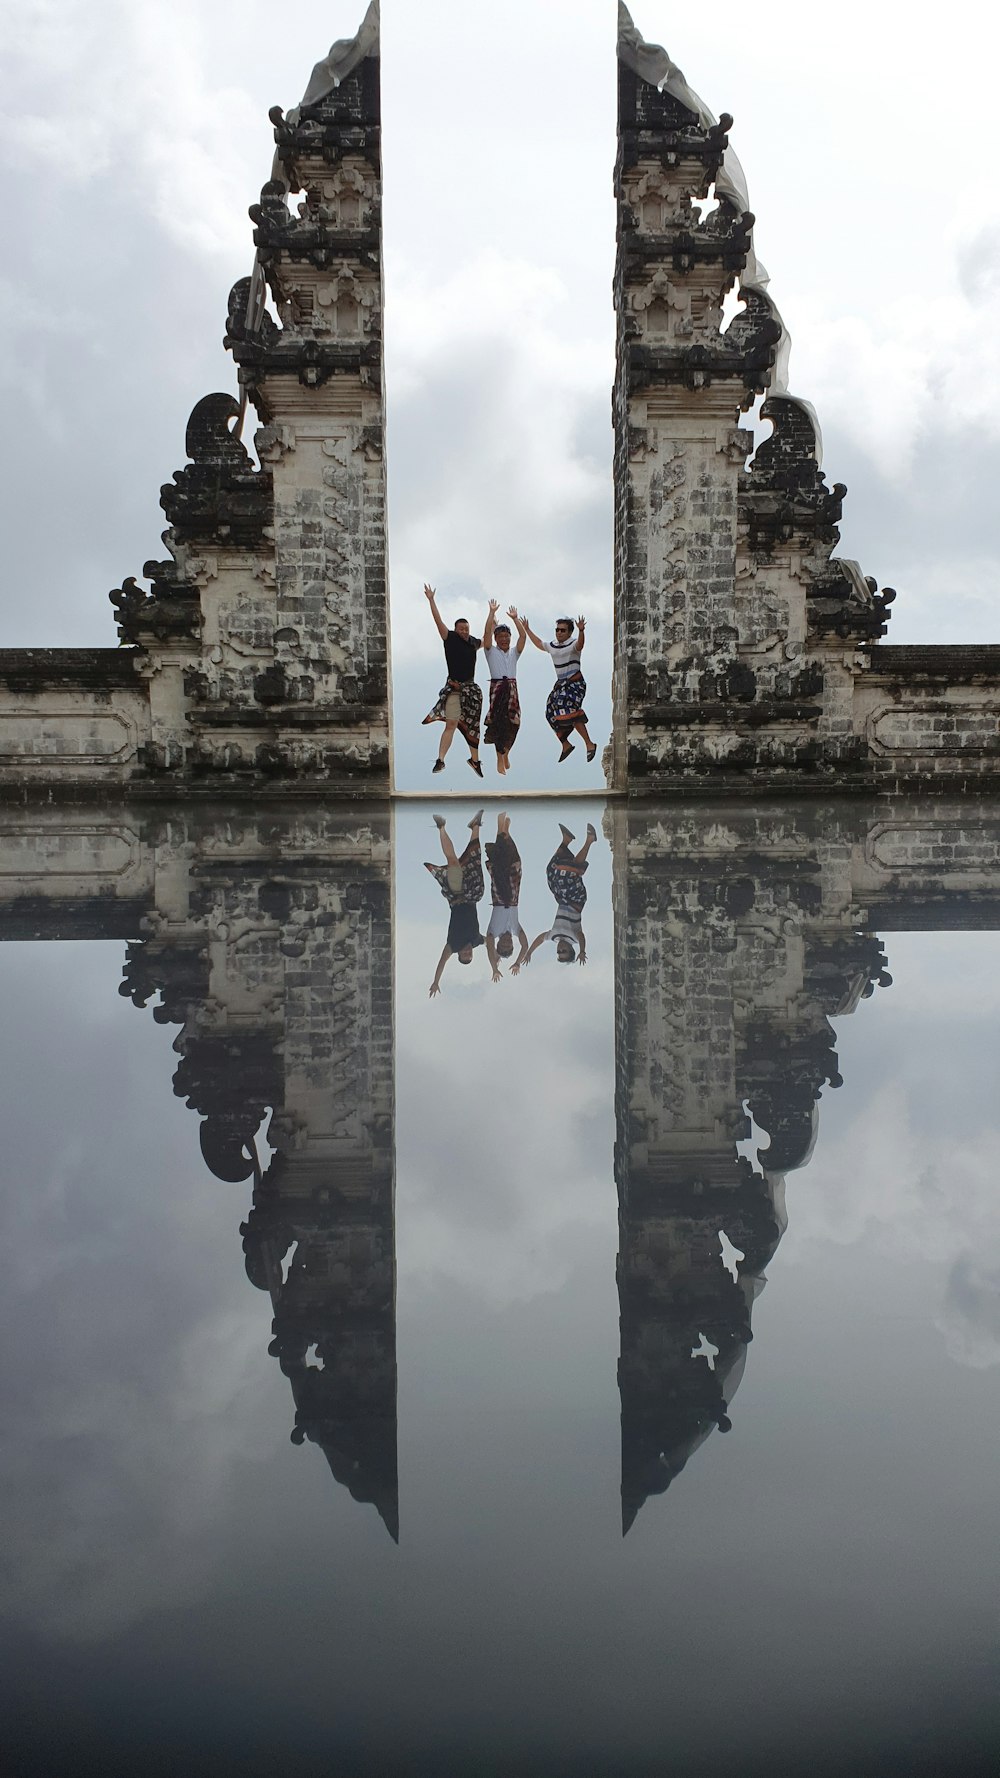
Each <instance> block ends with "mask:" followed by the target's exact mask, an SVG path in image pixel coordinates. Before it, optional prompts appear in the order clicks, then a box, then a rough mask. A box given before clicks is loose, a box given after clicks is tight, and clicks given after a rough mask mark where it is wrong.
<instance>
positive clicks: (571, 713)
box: [545, 673, 587, 742]
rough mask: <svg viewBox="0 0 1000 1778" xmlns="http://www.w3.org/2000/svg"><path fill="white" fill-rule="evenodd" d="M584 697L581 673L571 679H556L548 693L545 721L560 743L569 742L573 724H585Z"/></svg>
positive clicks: (584, 687) (585, 685)
mask: <svg viewBox="0 0 1000 1778" xmlns="http://www.w3.org/2000/svg"><path fill="white" fill-rule="evenodd" d="M586 695H587V681H586V680H585V678H584V677H583V674H582V673H574V674H573V677H572V678H571V679H557V680H556V682H555V685H554V686H553V687H552V690H551V691H550V692H549V697H548V702H547V704H546V706H545V720H546V722H547V723H548V725H549V727H550V728H551V729H554V730H555V732H556V734H557V735H558V736H559V739H560V741H564V742H565V741H568V740H569V737H570V735H571V734H572V733H573V726H574V724H575V723H577V722H586V720H587V712H586V711H585V709H584V707H583V700H584V698H585V697H586Z"/></svg>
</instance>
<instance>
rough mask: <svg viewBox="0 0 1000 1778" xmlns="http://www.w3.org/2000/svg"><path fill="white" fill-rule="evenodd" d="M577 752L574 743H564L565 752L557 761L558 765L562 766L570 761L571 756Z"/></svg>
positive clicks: (563, 751)
mask: <svg viewBox="0 0 1000 1778" xmlns="http://www.w3.org/2000/svg"><path fill="white" fill-rule="evenodd" d="M575 751H576V749H575V748H574V746H573V743H572V741H564V742H563V750H562V752H561V753H560V755H559V758H558V759H557V760H556V765H557V766H561V765H562V762H563V760H564V759H568V758H569V756H570V754H571V753H574V752H575Z"/></svg>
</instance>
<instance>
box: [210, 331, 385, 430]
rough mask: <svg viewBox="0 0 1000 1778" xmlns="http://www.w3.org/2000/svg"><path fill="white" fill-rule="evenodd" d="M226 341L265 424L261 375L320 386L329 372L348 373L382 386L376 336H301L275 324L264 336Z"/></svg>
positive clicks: (378, 387) (266, 411)
mask: <svg viewBox="0 0 1000 1778" xmlns="http://www.w3.org/2000/svg"><path fill="white" fill-rule="evenodd" d="M226 344H227V346H229V347H230V349H231V351H232V354H233V357H234V358H235V360H236V362H237V364H238V365H239V367H240V380H241V382H243V383H245V384H246V386H247V388H248V389H249V390H250V391H251V393H252V394H253V399H254V405H255V406H256V408H257V411H258V413H259V414H260V417H261V419H262V420H263V421H264V423H265V424H266V423H267V422H268V421H269V420H270V419H272V418H273V415H272V411H271V409H270V407H269V406H268V404H267V402H266V400H265V399H264V397H263V395H262V394H261V391H260V382H261V380H262V379H263V378H265V377H272V376H294V377H297V378H298V380H299V382H300V383H302V384H303V385H304V386H305V387H306V388H309V389H320V388H322V386H323V384H324V383H326V382H328V381H329V379H330V378H331V377H332V376H337V375H344V374H349V375H352V376H359V377H361V379H362V381H364V382H366V383H367V384H368V385H369V386H370V387H371V388H372V389H373V390H374V391H375V392H376V393H378V392H380V391H381V388H382V346H381V341H380V340H379V339H378V338H377V337H376V338H369V339H366V340H359V341H356V342H355V341H351V342H342V341H337V340H315V339H303V338H302V337H301V336H300V335H296V334H291V333H285V332H284V331H282V329H280V328H275V329H274V331H273V333H272V334H269V335H267V336H265V335H264V334H256V335H255V334H247V335H245V336H244V338H243V339H242V340H236V339H229V338H227V340H226Z"/></svg>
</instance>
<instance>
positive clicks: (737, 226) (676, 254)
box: [620, 203, 769, 325]
mask: <svg viewBox="0 0 1000 1778" xmlns="http://www.w3.org/2000/svg"><path fill="white" fill-rule="evenodd" d="M754 220H755V218H754V216H753V213H752V211H750V210H746V211H744V212H743V213H742V214H740V213H739V212H738V211H737V210H736V209H735V208H734V207H733V205H732V204H729V203H720V205H719V207H718V209H717V210H713V212H712V214H711V216H710V217H709V218H708V220H707V221H706V222H705V223H703V224H699V223H698V222H697V221H696V220H695V218H694V217H692V222H691V226H690V227H689V228H684V227H681V226H677V225H675V226H674V227H672V228H671V229H670V230H669V231H668V232H667V233H665V234H654V233H651V232H650V231H649V230H648V229H641V230H640V228H639V225H638V220H637V218H636V217H635V215H634V213H633V211H632V210H631V209H630V207H629V206H628V205H627V204H623V205H622V207H621V235H620V246H621V270H622V272H623V274H624V276H625V278H626V280H627V281H632V280H633V279H635V278H641V277H642V275H643V273H644V272H645V270H646V267H647V266H649V265H654V264H655V265H670V266H672V268H673V270H674V271H675V272H676V273H677V274H678V275H680V276H683V274H684V273H685V272H689V271H691V270H692V269H693V268H694V267H695V266H696V265H722V266H724V267H725V269H726V271H728V272H730V273H731V274H732V276H733V277H735V276H736V275H737V274H738V273H739V272H741V271H742V270H743V267H744V265H745V264H746V258H747V253H748V252H749V250H750V238H751V233H752V230H753V225H754ZM746 294H747V296H748V297H749V296H750V294H751V293H750V292H747V293H746ZM753 294H754V296H755V297H756V296H757V293H756V292H754V293H753ZM757 300H758V302H760V301H762V300H763V299H761V298H759V297H757ZM768 306H769V305H768V304H767V303H766V302H764V307H765V308H767V307H768ZM742 318H743V317H736V316H734V318H733V324H734V325H735V322H736V320H737V319H742Z"/></svg>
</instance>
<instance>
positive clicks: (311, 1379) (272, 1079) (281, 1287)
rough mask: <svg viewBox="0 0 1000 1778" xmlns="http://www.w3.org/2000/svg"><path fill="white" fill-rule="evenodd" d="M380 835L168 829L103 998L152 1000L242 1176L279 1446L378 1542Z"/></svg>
mask: <svg viewBox="0 0 1000 1778" xmlns="http://www.w3.org/2000/svg"><path fill="white" fill-rule="evenodd" d="M388 826H389V817H388V815H387V814H381V815H376V816H370V817H365V818H358V819H356V820H354V821H352V820H351V819H350V818H346V819H333V818H331V817H330V816H329V815H328V814H327V813H326V812H325V811H323V810H315V809H308V808H307V809H306V810H304V811H303V813H302V814H301V815H299V816H289V817H287V818H285V819H282V818H279V817H271V816H268V817H259V818H256V817H253V816H248V815H242V816H241V815H236V814H231V815H230V816H229V817H228V819H227V821H226V823H225V825H224V827H222V828H221V829H220V828H219V827H216V826H214V825H213V824H212V823H211V821H210V820H206V821H204V822H199V821H198V819H197V818H196V817H192V816H191V815H184V816H181V817H178V818H176V821H175V822H174V823H171V822H168V823H167V831H166V832H165V833H164V835H163V836H162V838H157V837H153V838H152V840H151V851H152V855H153V861H154V864H153V877H154V884H155V887H154V893H153V897H152V901H153V905H152V906H151V907H150V908H149V910H148V911H147V913H146V915H145V918H144V920H143V927H144V936H143V937H141V938H139V939H135V940H133V941H132V942H131V943H130V944H129V945H128V949H127V953H126V960H125V970H124V979H123V981H122V985H121V992H122V994H124V995H126V996H127V997H128V998H130V999H131V1000H132V1001H133V1002H134V1003H135V1005H136V1006H137V1007H145V1006H147V1005H148V1004H149V1002H150V1001H151V1000H153V998H154V996H156V995H157V994H158V995H159V1002H158V1004H155V1005H154V1007H153V1017H154V1018H155V1019H157V1021H158V1022H160V1023H161V1024H172V1025H178V1026H179V1027H180V1030H179V1033H178V1035H177V1038H176V1040H175V1042H174V1049H175V1050H176V1052H177V1054H178V1058H179V1060H178V1064H177V1069H176V1072H175V1075H174V1091H175V1092H176V1093H177V1094H178V1095H179V1096H180V1097H181V1098H183V1099H184V1100H185V1101H186V1102H187V1104H188V1105H189V1106H190V1107H191V1109H192V1110H194V1111H196V1112H198V1114H199V1116H200V1118H201V1120H202V1121H201V1126H200V1132H199V1134H200V1142H201V1150H202V1154H203V1156H204V1159H205V1162H206V1164H207V1165H208V1167H209V1168H210V1169H211V1171H212V1172H213V1173H214V1174H215V1175H216V1177H217V1178H219V1179H222V1180H225V1181H229V1182H231V1183H238V1182H240V1181H243V1180H248V1179H250V1178H251V1177H252V1178H253V1182H254V1183H253V1195H252V1203H251V1206H250V1209H249V1213H248V1215H247V1216H246V1219H245V1221H244V1222H243V1223H242V1225H241V1234H242V1236H243V1245H244V1251H245V1254H246V1268H247V1275H248V1277H249V1278H250V1280H251V1282H252V1283H253V1284H255V1285H256V1286H257V1287H258V1288H259V1289H262V1290H266V1291H268V1292H269V1294H270V1297H271V1302H272V1305H273V1324H272V1331H273V1338H272V1342H271V1346H270V1350H271V1352H272V1353H273V1354H274V1355H275V1356H277V1358H278V1359H279V1361H280V1364H281V1368H282V1370H283V1371H284V1373H285V1375H286V1376H287V1377H288V1379H289V1381H290V1384H291V1388H292V1394H293V1397H294V1401H295V1424H294V1430H293V1433H292V1437H293V1439H294V1441H295V1442H296V1443H301V1442H303V1440H309V1441H310V1442H311V1443H314V1444H318V1445H319V1446H320V1447H321V1449H322V1451H323V1453H324V1455H325V1457H326V1459H327V1461H328V1463H329V1465H330V1469H331V1472H332V1473H333V1475H334V1477H335V1478H336V1479H337V1481H339V1482H342V1483H343V1484H344V1486H345V1487H347V1488H348V1489H349V1490H350V1492H351V1494H352V1495H353V1497H354V1498H355V1499H356V1500H361V1501H369V1502H372V1503H373V1504H374V1505H375V1506H376V1507H377V1509H378V1512H379V1513H380V1515H381V1517H382V1518H383V1519H384V1521H385V1523H386V1525H387V1527H388V1529H389V1531H390V1532H391V1534H392V1536H393V1537H397V1536H398V1530H399V1523H398V1504H397V1486H396V1356H395V1261H394V1229H393V1131H392V1106H393V1089H392V1062H393V1033H392V932H391V926H390V906H391V898H390V892H389V882H388V870H389V853H388ZM175 828H180V829H182V830H183V832H184V834H185V836H186V844H185V846H184V848H183V851H182V852H181V851H179V850H178V838H179V836H178V833H177V831H175ZM36 849H37V847H36ZM45 851H46V856H47V857H49V858H50V860H51V861H52V862H56V861H55V860H54V859H53V858H52V845H51V842H50V843H49V844H48V845H47V846H46V848H45ZM161 854H162V857H163V860H164V880H163V882H162V885H161V884H160V883H159V882H158V881H157V877H158V872H157V868H156V865H157V862H158V859H159V857H160V856H161ZM114 858H115V862H118V859H117V853H115V854H114ZM108 859H109V868H110V862H111V859H112V852H111V848H110V844H109V848H108ZM26 862H30V861H28V860H26ZM119 868H120V864H119ZM161 890H162V893H158V891H161ZM179 908H185V909H186V910H187V911H186V913H184V914H183V916H182V917H178V909H179ZM269 1112H270V1114H271V1115H270V1123H269V1125H268V1139H269V1142H270V1145H271V1148H272V1150H273V1153H272V1158H271V1160H270V1164H269V1165H267V1166H266V1167H263V1168H262V1167H261V1165H260V1161H259V1157H258V1148H257V1141H256V1138H257V1132H258V1130H259V1129H260V1126H261V1124H262V1122H263V1120H264V1118H265V1116H266V1115H267V1114H268V1113H269Z"/></svg>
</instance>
